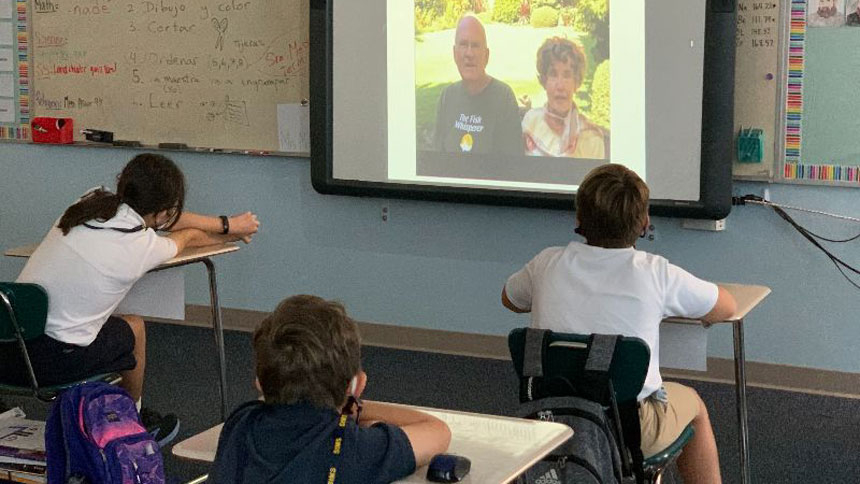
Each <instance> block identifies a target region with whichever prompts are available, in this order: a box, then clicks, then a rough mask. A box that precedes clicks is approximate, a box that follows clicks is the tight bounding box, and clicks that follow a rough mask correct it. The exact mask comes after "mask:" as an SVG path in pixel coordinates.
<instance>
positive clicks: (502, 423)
mask: <svg viewBox="0 0 860 484" xmlns="http://www.w3.org/2000/svg"><path fill="white" fill-rule="evenodd" d="M408 408H412V409H415V410H421V411H422V412H426V413H429V414H430V415H433V416H434V417H437V418H439V419H441V420H443V421H444V422H445V423H447V424H448V427H449V428H450V429H451V445H450V447H449V448H448V452H450V453H453V454H459V455H462V456H464V457H467V458H469V460H471V461H472V470H471V471H470V472H469V475H468V476H467V477H466V479H464V480H463V481H461V482H464V483H476V484H477V483H480V484H495V483H504V482H508V481H511V480H512V479H514V478H516V477H517V476H518V475H520V474H522V473H523V472H525V470H526V469H528V468H529V467H531V466H532V465H533V464H534V463H535V462H537V461H538V460H540V459H541V458H543V457H544V456H546V455H547V454H549V453H550V452H551V451H552V450H553V449H555V448H556V447H558V446H559V445H561V444H563V443H564V442H565V441H567V439H569V438H571V437H572V436H573V430H572V429H571V428H570V427H568V426H567V425H563V424H560V423H555V422H542V421H539V420H525V419H519V418H512V417H499V416H495V415H481V414H477V413H467V412H457V411H454V410H438V409H433V408H424V407H412V406H409V407H408ZM221 426H222V425H217V426H215V427H212V428H211V429H209V430H206V431H205V432H202V433H200V434H197V435H195V436H193V437H191V438H189V439H187V440H184V441H182V442H180V443H178V444H176V445H175V446H173V455H175V456H177V457H181V458H185V459H192V460H197V461H204V462H212V461H214V460H215V451H216V449H217V446H218V437H219V436H220V434H221ZM426 476H427V467H426V466H425V467H421V468H419V469H417V470H416V471H415V473H414V474H412V475H411V476H409V477H407V478H406V479H403V480H400V481H397V482H400V483H410V482H411V483H414V482H427V479H426Z"/></svg>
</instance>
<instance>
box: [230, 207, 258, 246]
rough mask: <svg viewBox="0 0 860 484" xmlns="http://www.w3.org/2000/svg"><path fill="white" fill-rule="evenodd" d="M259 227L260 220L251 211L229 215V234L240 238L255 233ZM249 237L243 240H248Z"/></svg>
mask: <svg viewBox="0 0 860 484" xmlns="http://www.w3.org/2000/svg"><path fill="white" fill-rule="evenodd" d="M259 229H260V222H259V220H257V216H256V215H254V214H253V213H251V212H245V213H242V214H237V215H233V216H232V217H230V234H231V235H237V236H239V237H240V238H241V239H243V240H244V239H245V237H249V236H251V235H253V234H256V233H257V231H258V230H259ZM250 240H251V239H250V237H249V238H248V240H246V241H245V242H250Z"/></svg>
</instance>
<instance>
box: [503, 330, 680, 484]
mask: <svg viewBox="0 0 860 484" xmlns="http://www.w3.org/2000/svg"><path fill="white" fill-rule="evenodd" d="M595 337H597V338H603V339H604V340H605V339H606V338H612V339H615V341H617V342H616V343H615V346H614V348H615V349H614V352H611V350H610V353H609V355H608V357H609V362H608V365H609V371H608V377H609V378H608V380H609V382H608V383H609V385H608V389H607V390H611V391H604V389H603V388H600V389H598V388H592V387H593V386H594V385H595V384H596V382H600V381H601V380H599V379H595V377H594V374H593V373H590V372H588V371H586V362H587V361H588V358H589V353H590V350H591V345H592V341H593V340H594V338H595ZM610 341H611V340H610ZM508 347H509V349H510V351H511V359H512V360H513V363H514V370H515V371H516V373H517V375H518V376H519V377H520V401H522V402H525V401H529V400H537V399H539V398H545V397H551V396H581V397H585V398H588V399H589V400H594V401H597V402H598V403H600V404H601V405H603V406H604V407H605V408H606V409H607V412H609V417H610V421H612V422H613V423H614V424H615V425H616V430H617V432H616V434H618V435H616V440H617V441H618V442H619V443H620V445H619V447H622V448H621V449H620V450H621V452H622V462H624V464H625V467H626V468H627V469H628V470H629V471H631V472H633V473H636V474H638V473H640V472H641V475H642V478H643V479H644V482H646V483H656V484H659V483H660V482H661V481H662V478H663V474H664V473H665V470H666V469H667V468H668V467H669V466H670V465H671V464H672V463H673V462H674V461H675V460H676V459H677V458H678V456H679V455H680V454H681V451H682V450H683V448H684V446H685V445H686V444H687V442H689V441H690V439H691V438H692V436H693V432H694V429H693V426H692V424H690V425H688V426H687V428H686V429H684V431H683V432H682V433H681V435H680V436H679V437H678V438H677V439H676V440H675V441H674V442H673V443H672V444H671V445H669V446H668V447H667V448H666V449H664V450H663V451H661V452H659V453H658V454H656V455H654V456H651V457H648V458H647V459H644V460H643V461H642V463H641V470H640V469H635V466H636V464H635V459H634V458H633V455H634V453H633V452H630V449H626V448H623V447H624V446H625V444H624V441H625V440H627V441H628V442H630V441H631V440H633V439H631V438H625V436H633V435H634V434H633V433H631V430H635V435H636V436H638V435H639V414H638V411H637V410H636V409H637V403H636V402H637V400H636V397H637V396H638V395H639V392H640V391H641V390H642V385H644V383H645V376H646V375H647V373H648V363H649V360H650V356H651V352H650V350H649V349H648V345H647V344H646V343H645V342H644V341H643V340H641V339H639V338H632V337H624V336H605V335H583V334H572V333H556V332H553V331H549V330H537V329H532V328H518V329H514V330H513V331H511V333H510V334H509V335H508ZM527 351H528V352H531V355H530V357H533V356H534V355H535V352H538V355H539V356H536V357H537V358H538V360H537V361H538V362H540V366H541V373H542V376H539V377H535V376H531V375H529V373H530V371H531V370H530V368H529V364H528V363H527V357H526V352H527ZM601 356H604V357H605V356H607V355H601ZM524 367H525V370H524ZM559 382H561V384H559ZM527 392H531V394H530V395H529V394H527ZM613 397H614V398H613ZM619 409H620V411H619ZM634 426H635V429H633V427H634ZM575 431H576V429H574V432H575ZM575 435H576V434H575V433H574V438H575ZM635 440H636V441H637V443H636V445H637V446H638V445H639V444H638V437H635Z"/></svg>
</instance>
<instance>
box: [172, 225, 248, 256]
mask: <svg viewBox="0 0 860 484" xmlns="http://www.w3.org/2000/svg"><path fill="white" fill-rule="evenodd" d="M166 237H167V238H168V239H170V240H172V241H173V242H174V243H175V244H176V253H177V254H178V253H180V252H182V251H183V249H185V248H188V247H205V246H207V245H215V244H223V243H224V242H235V241H237V240H239V239H242V238H243V237H241V236H239V235H237V234H227V235H221V234H211V233H209V232H205V231H203V230H200V229H191V228H188V229H182V230H174V231H173V232H170V233H169V234H167V235H166Z"/></svg>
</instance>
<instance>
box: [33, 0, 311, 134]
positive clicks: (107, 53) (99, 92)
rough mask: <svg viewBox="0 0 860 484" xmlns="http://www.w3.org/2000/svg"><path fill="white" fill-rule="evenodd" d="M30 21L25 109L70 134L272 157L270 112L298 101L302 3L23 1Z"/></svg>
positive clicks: (304, 24) (304, 43)
mask: <svg viewBox="0 0 860 484" xmlns="http://www.w3.org/2000/svg"><path fill="white" fill-rule="evenodd" d="M32 12H33V14H32V17H33V20H32V52H33V71H34V72H33V88H32V96H31V102H32V107H33V112H34V114H35V115H36V116H53V117H70V118H72V119H74V124H75V128H76V130H79V129H81V128H90V129H100V130H106V131H111V132H113V133H114V136H115V139H122V140H129V141H139V142H140V143H142V144H143V145H158V144H159V143H182V144H185V145H187V146H188V147H189V148H202V147H205V148H212V149H225V150H243V149H244V150H259V151H283V150H282V149H281V148H282V144H281V143H280V141H281V140H282V139H283V133H282V128H285V126H283V125H284V123H285V121H284V119H283V116H282V117H281V118H282V119H281V122H280V123H279V117H278V107H279V106H285V105H300V104H301V103H302V101H303V100H306V99H307V97H308V82H309V81H308V58H309V47H310V45H309V42H308V0H215V1H208V0H33V2H32ZM75 136H76V138H75V139H76V141H81V140H83V139H84V138H83V135H82V134H80V133H79V132H78V133H76V135H75Z"/></svg>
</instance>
